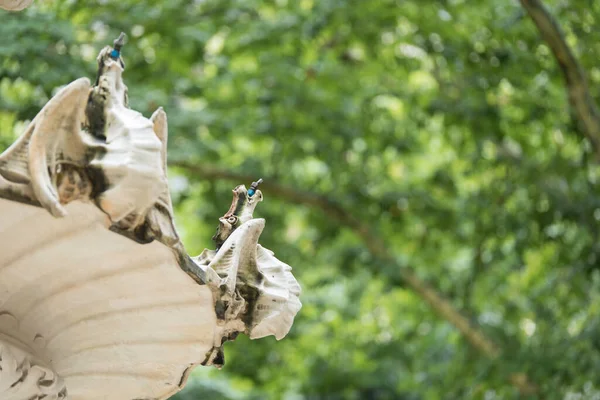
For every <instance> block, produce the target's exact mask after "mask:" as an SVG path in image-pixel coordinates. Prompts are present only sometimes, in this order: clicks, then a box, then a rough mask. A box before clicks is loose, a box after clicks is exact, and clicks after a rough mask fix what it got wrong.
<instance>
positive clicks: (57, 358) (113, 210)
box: [0, 38, 301, 400]
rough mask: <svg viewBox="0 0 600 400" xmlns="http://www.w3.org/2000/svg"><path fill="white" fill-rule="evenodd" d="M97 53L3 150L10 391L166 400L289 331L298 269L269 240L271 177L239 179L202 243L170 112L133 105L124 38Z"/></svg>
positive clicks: (0, 186) (2, 381)
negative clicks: (227, 355) (193, 374)
mask: <svg viewBox="0 0 600 400" xmlns="http://www.w3.org/2000/svg"><path fill="white" fill-rule="evenodd" d="M118 42H120V44H119V46H122V38H120V39H119V40H118V41H116V42H115V46H117V45H118ZM119 49H120V47H119ZM98 65H99V76H98V79H97V84H96V85H94V86H92V85H91V83H90V81H89V80H87V79H86V78H81V79H78V80H76V81H74V82H73V83H71V84H69V85H67V86H66V87H64V88H63V89H62V90H60V91H59V92H58V93H57V95H56V96H55V97H53V98H52V99H51V100H50V101H49V102H48V103H47V104H46V105H45V106H44V108H43V109H42V110H41V111H40V113H39V114H38V115H37V116H36V117H35V118H34V119H33V121H32V122H31V124H30V125H29V126H28V128H27V129H26V131H25V132H24V134H23V135H22V136H21V137H20V138H19V139H18V140H17V141H16V142H15V143H14V144H13V145H12V146H11V147H10V148H9V149H7V150H6V151H5V152H4V153H2V154H1V155H0V360H1V361H0V367H2V368H0V399H9V400H30V399H38V398H39V399H42V398H44V399H49V400H50V399H57V400H58V399H62V398H65V396H68V398H69V399H73V400H101V399H110V400H133V399H166V398H168V397H169V396H171V395H172V394H173V393H175V392H176V391H178V390H179V389H181V388H182V387H183V385H184V384H185V381H186V379H187V376H188V374H189V371H191V369H192V368H193V367H194V366H196V365H198V364H202V365H215V366H217V367H220V366H221V365H223V362H224V355H223V347H222V346H223V343H224V342H225V341H227V340H233V339H235V337H236V336H237V335H238V334H239V333H245V334H247V335H249V336H250V337H251V338H253V339H254V338H260V337H263V336H267V335H274V336H275V337H276V338H277V339H281V338H282V337H284V336H285V335H286V334H287V333H288V331H289V329H290V328H291V325H292V322H293V320H294V317H295V315H296V313H297V312H298V311H299V309H300V307H301V304H300V301H299V294H300V286H299V285H298V282H296V280H295V278H294V277H293V275H292V274H291V268H290V267H289V266H288V265H287V264H285V263H283V262H281V261H279V260H278V259H277V258H275V256H274V255H273V253H272V252H270V251H269V250H266V249H264V248H263V247H262V246H260V245H259V244H258V239H259V237H260V234H261V233H262V231H263V229H264V226H265V221H264V220H263V219H258V218H254V217H253V212H254V208H255V207H256V205H257V204H258V202H260V201H261V200H262V193H261V192H260V190H255V189H256V186H258V184H259V182H256V183H254V184H253V190H255V194H254V195H249V194H248V191H247V190H246V188H245V187H244V186H243V185H240V186H238V187H237V188H236V189H234V200H233V202H232V206H231V207H230V210H229V211H228V212H227V213H226V214H225V216H224V217H222V218H221V219H220V220H219V222H220V225H219V231H218V234H217V235H215V238H214V239H215V243H216V245H217V249H216V250H205V251H204V252H203V253H202V255H200V256H199V257H197V258H195V259H192V258H190V257H189V256H188V255H187V253H186V252H185V249H184V246H183V244H182V243H181V241H180V239H179V236H178V234H177V232H176V230H175V227H174V222H173V210H172V206H171V199H170V196H169V189H168V186H167V179H166V148H167V146H166V140H167V137H168V125H167V116H166V114H165V112H164V111H163V110H162V109H159V110H157V111H156V112H155V113H154V114H153V115H152V117H151V118H150V119H147V118H145V117H144V116H143V115H142V114H140V113H138V112H136V111H134V110H131V109H130V108H129V107H128V105H127V103H128V99H127V87H126V86H125V84H124V82H123V81H122V73H123V70H124V63H123V61H122V60H121V58H120V56H118V57H116V58H114V57H113V55H111V48H110V47H107V48H105V49H103V50H102V51H101V52H100V55H99V56H98ZM5 355H6V356H5ZM2 363H4V364H2ZM19 374H21V375H19ZM67 393H68V394H67ZM43 396H46V397H43Z"/></svg>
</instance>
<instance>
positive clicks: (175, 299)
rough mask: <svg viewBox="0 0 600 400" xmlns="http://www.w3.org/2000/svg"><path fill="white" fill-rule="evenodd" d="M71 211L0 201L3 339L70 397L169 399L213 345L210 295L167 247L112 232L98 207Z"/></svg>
mask: <svg viewBox="0 0 600 400" xmlns="http://www.w3.org/2000/svg"><path fill="white" fill-rule="evenodd" d="M67 211H68V216H67V217H65V218H61V219H56V218H53V217H52V216H51V215H50V214H49V213H48V212H46V211H45V210H44V209H42V208H39V207H33V206H30V205H25V204H20V203H17V202H12V201H8V200H2V199H0V216H1V218H0V316H1V317H0V332H1V333H2V334H3V335H5V336H8V337H10V338H12V339H13V340H14V342H16V343H18V344H20V345H22V347H23V346H24V348H26V349H32V350H33V353H34V354H35V355H36V356H37V357H39V358H40V359H41V360H42V361H43V363H44V364H45V365H47V366H49V367H50V369H51V370H53V371H54V372H55V373H57V374H58V376H60V378H62V379H63V380H64V385H66V387H68V393H69V398H70V399H73V400H76V399H135V398H144V399H145V398H149V399H150V398H151V399H156V398H159V399H162V398H166V397H168V396H169V395H170V394H172V393H174V392H175V391H177V390H178V389H179V387H180V385H181V384H182V382H183V381H184V380H185V374H186V371H188V370H189V368H190V367H191V366H194V365H197V364H200V363H201V362H203V361H204V359H205V358H206V354H207V352H209V351H210V350H211V348H212V347H213V340H214V337H215V336H216V335H217V332H216V329H217V324H216V316H215V310H214V306H213V295H212V291H211V290H210V289H209V288H208V286H206V285H198V284H197V283H196V282H195V281H194V280H193V279H191V278H190V277H189V276H188V275H187V274H186V273H185V272H183V271H182V270H181V268H180V267H179V265H178V263H177V260H176V257H175V255H174V253H173V251H172V250H171V249H169V248H167V247H166V246H164V245H163V244H161V243H159V242H153V243H150V244H145V245H142V244H139V243H136V242H134V241H132V240H130V239H128V238H126V237H123V236H121V235H118V234H116V233H114V232H111V231H110V230H108V228H109V226H110V225H111V223H110V220H109V218H108V217H107V215H106V214H104V213H103V212H101V211H100V210H99V209H98V208H97V207H95V206H94V205H92V204H89V203H88V204H85V203H83V202H74V203H71V204H69V205H68V206H67ZM3 373H4V371H3V372H0V374H3ZM2 398H4V397H2Z"/></svg>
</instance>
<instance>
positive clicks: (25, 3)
mask: <svg viewBox="0 0 600 400" xmlns="http://www.w3.org/2000/svg"><path fill="white" fill-rule="evenodd" d="M32 3H33V0H0V8H3V9H5V10H10V11H20V10H23V9H25V8H27V7H29V6H30V5H31V4H32Z"/></svg>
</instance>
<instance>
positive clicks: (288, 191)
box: [169, 161, 500, 358]
mask: <svg viewBox="0 0 600 400" xmlns="http://www.w3.org/2000/svg"><path fill="white" fill-rule="evenodd" d="M169 164H170V165H171V166H172V167H178V168H181V169H183V170H185V171H186V172H188V173H190V174H192V175H194V176H199V177H202V178H205V179H209V180H217V179H226V180H233V181H237V182H252V181H254V180H256V176H253V175H249V174H243V173H235V172H231V171H227V170H222V169H218V168H214V167H209V166H206V165H201V164H191V163H187V162H181V161H177V162H170V163H169ZM261 190H262V191H263V192H267V193H269V194H272V195H274V196H277V197H279V198H281V199H284V200H286V201H288V202H290V203H295V204H301V205H306V206H310V207H313V208H317V209H319V210H321V211H322V212H323V213H324V214H325V215H327V216H328V217H330V218H332V219H335V220H336V221H337V222H338V223H339V224H340V225H344V226H346V227H348V228H349V229H351V230H352V231H354V232H355V233H356V234H357V235H358V236H359V237H360V238H361V239H362V241H363V242H364V243H365V245H366V247H367V248H368V249H369V252H370V253H371V254H372V255H373V257H375V258H376V259H379V260H380V261H382V262H384V263H387V264H390V265H394V266H395V267H396V268H397V271H398V274H399V275H400V277H401V279H402V280H403V281H404V282H405V283H406V285H407V286H408V287H410V288H411V289H412V290H414V291H415V292H416V293H417V294H418V295H419V296H420V297H421V298H422V299H423V300H424V301H425V302H426V303H427V304H428V305H429V306H430V307H431V308H432V309H433V310H434V311H435V312H436V313H437V314H438V315H439V316H440V317H441V318H443V319H444V320H446V321H448V322H449V323H451V324H452V325H454V326H455V327H456V328H457V329H458V330H459V331H460V332H461V333H462V335H463V336H464V337H465V339H466V340H467V342H468V343H469V344H470V345H471V346H473V347H474V348H475V349H477V350H478V351H479V352H481V353H483V354H484V355H486V356H487V357H490V358H495V357H496V356H498V355H499V354H500V350H499V349H498V347H497V346H496V345H495V344H494V343H493V342H492V341H491V340H490V339H488V338H487V337H486V336H485V335H484V334H483V332H481V330H480V329H479V328H478V327H477V326H475V325H474V324H472V323H471V322H470V321H469V320H468V319H467V318H466V317H465V316H463V315H462V314H461V313H460V311H458V310H457V309H456V308H454V306H453V305H452V303H450V301H449V300H448V299H446V298H444V296H443V295H442V294H440V293H438V292H437V291H436V290H435V289H433V288H432V287H431V286H429V285H428V284H427V283H426V282H424V281H423V280H421V279H420V278H419V277H418V276H417V275H416V274H415V273H414V271H413V270H412V269H411V268H409V267H401V266H400V265H398V263H397V261H396V260H395V258H394V256H393V255H392V254H391V253H390V252H389V251H388V246H387V244H386V243H385V242H384V241H383V240H382V239H381V237H380V235H378V234H377V233H376V232H374V231H373V229H372V228H371V226H370V225H368V224H365V223H364V222H363V221H361V220H360V219H358V218H356V217H355V216H354V215H353V214H352V213H350V212H349V211H348V210H346V209H345V208H344V207H343V206H342V205H340V204H339V203H337V202H335V201H334V200H332V199H330V198H328V197H326V196H323V195H320V194H316V193H311V192H307V191H304V190H299V189H297V188H294V187H290V186H285V185H282V184H279V183H277V182H276V181H274V180H271V179H268V178H265V179H264V183H262V184H261Z"/></svg>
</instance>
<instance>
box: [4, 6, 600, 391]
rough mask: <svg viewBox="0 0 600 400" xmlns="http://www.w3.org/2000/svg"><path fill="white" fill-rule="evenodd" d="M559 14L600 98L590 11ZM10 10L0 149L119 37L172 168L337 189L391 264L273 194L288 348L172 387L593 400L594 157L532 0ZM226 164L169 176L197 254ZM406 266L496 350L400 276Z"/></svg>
mask: <svg viewBox="0 0 600 400" xmlns="http://www.w3.org/2000/svg"><path fill="white" fill-rule="evenodd" d="M547 4H548V6H549V7H550V9H551V12H552V13H553V14H554V15H555V16H556V18H557V19H558V20H559V21H560V23H561V25H562V27H563V29H564V30H565V31H566V36H567V41H568V43H569V44H570V45H571V46H572V47H573V49H574V51H575V53H576V54H577V55H578V56H579V58H580V61H581V63H582V65H583V67H584V68H585V69H586V71H587V73H588V75H589V78H590V86H591V91H592V94H593V95H594V96H595V97H596V98H598V96H599V95H600V93H599V91H598V87H600V86H599V85H598V84H599V83H600V67H599V66H598V64H597V58H598V54H600V31H599V30H598V29H597V25H598V23H599V22H600V3H599V2H594V1H589V0H571V1H566V0H560V1H559V0H554V1H548V2H547ZM0 21H1V22H0V37H1V38H2V39H1V42H0V132H1V134H0V145H1V146H2V148H5V147H7V146H8V145H9V144H10V143H11V142H12V141H13V140H14V139H15V138H16V137H17V136H18V135H19V134H20V133H21V132H22V131H23V128H24V125H25V124H26V123H27V121H28V120H30V119H31V118H33V116H34V115H35V114H36V113H37V112H38V111H39V109H40V108H41V107H42V105H43V104H44V103H45V102H46V101H47V100H48V99H49V98H50V97H51V96H52V94H53V93H54V92H55V91H56V89H57V88H58V87H59V86H61V85H64V84H67V83H68V82H70V81H72V80H74V79H76V78H78V77H80V76H88V77H90V78H93V77H94V74H95V68H96V64H95V56H96V54H97V51H98V50H99V49H100V48H101V46H103V45H106V44H111V43H112V40H113V39H114V38H115V37H116V36H117V35H118V33H119V32H120V31H124V32H126V33H127V34H128V37H129V40H128V43H127V45H126V46H125V48H124V57H125V61H126V65H127V69H126V75H125V78H126V81H127V84H128V86H129V95H130V100H131V106H132V107H133V108H135V109H138V110H140V111H142V112H143V113H144V114H145V115H147V116H149V115H150V113H151V112H152V111H153V110H154V109H155V108H156V107H158V106H164V107H165V109H166V111H167V113H168V115H169V125H170V132H169V134H170V137H169V157H170V160H171V161H173V165H174V164H175V163H176V162H186V163H189V164H197V165H206V166H211V167H214V168H217V169H219V170H221V171H229V172H231V173H232V174H244V175H252V176H255V177H256V178H258V177H261V176H262V177H264V178H265V179H266V180H267V181H272V182H274V181H276V182H279V183H281V184H284V185H287V186H288V187H292V188H295V190H297V191H298V192H299V193H304V192H312V193H317V194H319V195H323V196H325V197H327V198H329V199H330V200H331V201H332V202H335V203H336V204H339V205H340V206H341V207H343V208H345V209H346V210H348V211H349V212H350V213H352V214H353V215H354V216H355V217H356V218H357V219H358V220H360V221H362V222H363V223H365V224H367V225H368V226H370V227H371V229H372V231H373V233H372V234H373V235H377V236H378V237H379V238H380V239H381V240H383V241H384V243H385V244H386V246H387V248H388V250H389V252H390V253H391V254H392V255H393V257H394V258H395V260H396V262H395V263H390V262H383V261H381V259H380V258H379V257H378V255H377V254H373V253H372V252H371V251H369V249H368V248H367V246H366V245H365V243H364V240H363V239H364V238H361V237H360V236H359V235H357V232H354V231H353V230H352V229H350V228H349V227H348V226H346V225H344V224H343V223H341V222H343V221H340V220H339V219H337V218H332V215H330V213H328V212H325V211H323V210H320V209H319V208H318V207H311V206H310V205H302V204H292V202H290V201H289V200H290V199H289V198H287V199H282V198H279V197H278V196H277V193H273V194H270V193H269V191H268V190H267V191H265V192H264V195H265V202H264V203H262V204H261V205H260V206H259V207H258V209H257V212H256V213H255V215H256V216H260V217H265V218H267V228H266V230H265V233H264V234H263V238H262V242H263V244H264V245H265V246H266V247H268V248H270V249H273V250H274V251H275V253H276V255H277V256H278V257H279V258H280V259H282V260H285V261H286V262H288V263H289V264H290V265H292V266H293V267H294V273H295V275H296V276H297V277H298V279H299V281H300V282H301V284H302V287H303V290H304V292H303V296H302V301H303V303H304V307H303V309H302V310H301V311H300V314H299V316H298V317H297V319H296V322H295V325H294V328H293V329H292V332H291V333H290V335H289V336H288V337H287V338H286V339H284V340H283V341H281V342H277V341H276V340H275V339H273V338H267V339H261V340H259V341H254V342H252V343H250V341H249V340H248V339H247V338H245V337H240V338H238V339H237V340H236V341H235V342H233V343H228V344H227V345H226V346H225V352H226V365H225V367H224V369H223V370H222V371H217V370H213V369H207V368H202V367H199V368H198V369H197V370H196V372H195V373H194V374H193V375H192V377H191V378H190V382H189V383H188V386H187V388H186V389H185V390H184V391H183V392H182V393H180V394H178V395H177V396H175V399H178V400H196V399H203V398H211V399H223V400H234V399H235V400H237V399H240V400H241V399H244V400H246V399H286V400H292V399H293V400H296V399H298V400H300V399H311V400H312V399H315V400H316V399H344V400H345V399H348V400H350V399H407V400H409V399H410V400H412V399H415V400H421V399H423V400H433V399H462V398H473V399H512V398H525V397H524V396H523V395H520V394H519V392H518V390H517V388H516V387H515V386H514V385H513V383H514V382H513V383H511V380H512V381H514V379H515V377H517V378H518V377H519V376H528V379H529V380H530V381H531V382H533V383H535V384H536V385H537V386H538V391H537V393H536V394H534V395H533V396H532V397H531V398H547V399H554V398H556V399H563V398H564V399H568V398H582V399H583V398H586V399H587V398H589V399H591V398H595V397H593V396H594V395H598V391H600V378H599V377H598V376H599V373H598V371H600V352H599V350H600V291H599V289H600V243H599V242H598V235H599V233H600V231H599V221H600V194H599V192H598V187H599V186H598V185H599V180H600V167H599V166H598V165H597V164H594V163H593V162H592V160H591V156H590V155H591V152H590V148H589V144H588V143H587V141H586V140H585V139H584V137H583V135H582V133H581V132H580V130H579V128H578V125H577V124H576V123H574V122H573V120H572V118H571V116H570V113H569V107H568V103H567V98H566V95H565V91H564V84H563V82H562V79H561V75H560V72H559V70H558V67H557V64H556V61H555V59H554V58H553V56H552V54H551V52H550V51H549V49H548V47H547V46H546V45H544V44H543V42H542V41H541V39H540V37H539V35H538V33H537V31H536V30H535V27H534V25H533V24H532V23H531V21H530V20H529V19H528V17H527V15H526V14H525V13H524V11H523V10H522V9H521V8H520V6H519V4H518V2H507V1H493V0H484V1H480V2H470V1H466V0H444V1H442V0H440V1H431V0H378V1H357V0H356V1H352V0H243V1H242V0H218V1H217V0H195V1H194V0H187V1H184V0H169V1H157V0H148V1H137V0H103V1H98V2H88V1H83V0H38V1H36V4H35V5H34V6H33V7H31V8H30V9H28V10H26V11H24V12H21V13H7V12H0ZM224 177H225V176H223V178H219V176H215V175H211V176H202V175H200V176H198V175H196V174H193V173H191V172H190V171H189V170H186V169H184V168H176V167H174V168H172V169H171V170H170V180H171V189H172V192H173V197H174V202H175V205H176V211H177V225H178V228H179V229H180V231H181V233H182V235H183V238H184V242H185V244H186V246H187V248H188V250H189V251H190V253H191V254H197V253H199V252H200V251H202V249H203V248H204V247H210V246H211V243H210V237H211V235H212V233H213V232H214V229H215V227H216V223H217V218H218V217H219V216H220V215H222V214H223V213H224V212H225V211H226V210H227V208H228V206H229V202H230V199H231V194H230V193H231V192H230V190H231V188H233V187H234V186H235V185H237V184H240V183H244V184H246V185H249V184H250V182H236V181H232V180H229V179H224ZM408 266H410V267H411V268H413V269H414V271H415V272H416V274H417V276H419V277H420V278H421V279H423V280H425V281H427V282H429V283H430V284H431V285H432V286H434V287H436V288H437V289H438V290H439V291H440V292H441V293H443V294H444V295H445V296H446V297H447V298H448V299H449V300H450V301H451V303H452V305H453V306H454V307H456V308H457V309H460V310H461V311H462V312H463V313H464V314H465V315H467V316H468V317H469V319H470V320H471V321H473V322H474V323H477V324H479V325H480V327H481V329H482V331H483V332H484V333H485V334H486V335H487V337H488V338H489V339H490V340H492V341H494V342H495V343H496V344H497V345H498V346H499V347H500V348H501V349H502V350H503V353H502V355H501V356H500V357H499V358H498V359H495V360H490V359H488V358H486V357H485V356H484V355H482V354H480V353H479V352H478V351H476V350H474V349H472V348H471V347H470V346H469V344H468V343H467V342H466V341H465V340H464V338H463V337H461V335H460V333H459V332H458V331H457V330H456V329H455V327H453V326H452V325H451V324H450V323H449V322H448V321H445V320H443V319H440V318H439V317H438V316H437V315H436V314H434V313H433V312H432V311H431V310H430V309H429V308H428V306H427V305H426V304H425V303H424V302H423V300H422V299H421V298H420V297H419V296H418V295H417V294H416V293H414V292H413V291H411V290H410V288H408V287H406V286H404V285H403V283H402V282H401V280H399V279H398V270H399V269H400V268H406V267H408ZM569 396H571V397H569ZM573 396H575V397H573ZM577 396H582V397H577Z"/></svg>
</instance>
